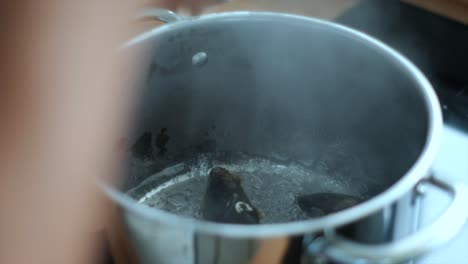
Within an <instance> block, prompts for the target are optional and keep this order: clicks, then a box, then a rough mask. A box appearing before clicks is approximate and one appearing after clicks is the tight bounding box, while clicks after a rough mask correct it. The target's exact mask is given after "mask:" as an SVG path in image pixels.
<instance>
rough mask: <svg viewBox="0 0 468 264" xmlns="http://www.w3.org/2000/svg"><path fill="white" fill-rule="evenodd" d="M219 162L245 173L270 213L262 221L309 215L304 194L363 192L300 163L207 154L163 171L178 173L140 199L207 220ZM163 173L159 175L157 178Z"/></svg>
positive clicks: (249, 190) (246, 184)
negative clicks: (300, 199)
mask: <svg viewBox="0 0 468 264" xmlns="http://www.w3.org/2000/svg"><path fill="white" fill-rule="evenodd" d="M216 166H220V167H224V168H226V169H227V170H229V171H230V172H232V173H235V174H237V175H239V176H240V177H241V180H242V186H243V188H244V190H245V192H246V194H247V196H248V197H249V198H250V200H251V202H252V204H253V205H254V206H255V207H257V208H259V209H260V210H261V211H262V212H263V214H264V217H263V218H262V219H261V223H278V222H289V221H297V220H303V219H307V218H308V217H307V215H306V214H305V213H304V212H303V211H302V210H301V209H300V208H299V206H298V205H297V204H296V196H298V195H304V194H312V193H317V192H333V193H343V194H349V195H355V196H358V197H359V193H361V194H362V191H363V190H359V188H356V186H350V182H348V181H347V180H346V178H343V177H330V176H327V175H324V174H320V173H317V172H313V171H311V170H310V169H306V168H305V167H303V166H302V165H300V164H297V163H289V164H282V163H281V162H275V161H271V160H268V159H264V158H259V157H252V156H247V155H242V157H237V158H236V159H230V160H229V162H226V161H221V160H220V159H217V158H215V157H213V156H202V157H200V158H198V159H196V160H195V161H191V162H187V163H182V164H178V165H176V166H173V167H171V168H167V169H166V170H164V171H163V172H161V173H160V174H165V175H166V176H167V174H174V177H173V178H172V179H171V180H170V181H168V182H166V183H164V184H162V185H160V186H157V187H156V188H154V189H153V190H151V191H150V192H148V193H146V195H145V196H144V197H142V198H141V199H140V200H139V202H140V203H143V204H146V205H149V206H151V207H156V208H159V209H162V210H165V211H168V212H171V213H174V214H177V215H181V216H187V217H194V218H201V212H200V211H201V210H200V208H201V205H202V201H203V196H204V193H205V188H206V185H207V179H208V178H207V175H208V173H209V171H210V169H211V168H213V167H216ZM160 176H161V175H159V174H155V175H153V176H151V178H156V177H160ZM143 185H144V183H143ZM137 188H139V187H137ZM350 190H353V193H350Z"/></svg>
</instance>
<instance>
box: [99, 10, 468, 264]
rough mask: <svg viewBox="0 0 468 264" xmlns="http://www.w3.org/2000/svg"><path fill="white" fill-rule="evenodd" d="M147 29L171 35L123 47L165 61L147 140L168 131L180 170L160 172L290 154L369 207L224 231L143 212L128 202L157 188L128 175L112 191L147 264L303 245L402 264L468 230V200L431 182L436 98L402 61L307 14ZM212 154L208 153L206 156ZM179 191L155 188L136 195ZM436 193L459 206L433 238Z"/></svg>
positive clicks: (147, 112) (437, 126)
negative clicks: (219, 157)
mask: <svg viewBox="0 0 468 264" xmlns="http://www.w3.org/2000/svg"><path fill="white" fill-rule="evenodd" d="M142 16H144V17H153V18H156V19H159V20H161V21H165V22H168V24H167V25H164V26H161V27H158V28H155V29H153V30H151V31H149V32H146V33H144V34H141V35H140V36H138V37H136V38H134V39H132V40H131V41H129V42H128V43H126V45H125V46H124V49H133V48H147V49H148V48H149V49H150V50H152V52H154V53H153V54H154V55H153V54H150V56H148V63H147V64H148V65H151V66H148V70H149V73H148V77H147V78H146V79H145V81H144V82H143V85H142V86H143V87H144V88H143V91H142V93H143V96H142V98H143V101H142V102H141V104H140V108H139V109H138V111H139V119H138V126H137V127H138V129H137V130H136V131H135V135H137V134H138V133H140V132H142V131H152V132H154V133H157V131H159V130H160V129H161V128H167V130H168V131H169V132H168V133H169V134H170V137H171V140H170V141H169V143H168V145H167V151H168V153H170V157H172V158H169V159H168V158H164V159H161V160H162V161H161V162H163V163H164V162H165V161H167V162H168V164H169V163H170V162H173V161H174V160H177V159H181V160H182V159H184V158H186V156H187V153H188V152H190V151H192V152H203V151H222V150H236V151H237V150H238V151H244V152H249V153H256V154H259V155H263V156H266V157H268V156H272V155H273V153H280V154H281V155H283V156H286V157H290V158H291V159H294V160H295V161H297V162H302V163H303V164H307V166H309V167H321V168H322V170H323V171H324V173H329V174H330V175H333V174H335V173H337V171H339V172H341V173H342V174H344V176H343V175H342V178H343V179H346V180H349V182H350V184H351V185H350V188H357V189H359V190H360V192H365V193H366V195H367V196H368V197H369V199H368V200H367V201H365V202H364V203H361V204H360V205H358V206H356V207H353V208H350V209H347V210H343V211H340V212H338V213H335V214H331V215H328V216H325V217H321V218H316V219H311V220H306V221H299V222H290V223H280V224H265V225H256V226H242V225H229V224H215V223H210V222H203V221H199V220H194V219H189V218H184V217H179V216H176V215H172V214H169V213H167V212H164V211H161V210H157V209H154V208H149V207H147V206H145V205H142V204H140V203H137V202H136V201H135V199H134V198H132V197H130V196H129V195H126V194H124V192H126V191H128V190H129V189H132V188H133V189H134V187H135V186H138V185H139V184H141V183H142V182H144V181H145V180H147V182H148V179H149V178H148V177H149V175H148V173H146V174H143V175H133V176H131V177H130V176H128V177H127V178H126V179H124V181H123V183H122V186H119V188H120V189H116V188H114V187H110V186H104V189H105V191H106V192H107V193H108V194H109V196H110V197H111V198H112V199H113V200H114V201H115V202H116V203H118V204H119V206H120V208H121V215H122V217H123V219H124V222H125V223H126V225H127V230H128V234H129V237H130V239H131V241H132V242H133V244H134V245H135V248H136V250H137V254H138V256H139V258H140V261H141V262H142V263H187V264H188V263H190V264H192V263H249V261H252V260H255V259H257V261H258V257H259V254H262V252H263V253H265V252H268V251H269V250H274V249H272V248H269V245H271V243H269V242H271V241H282V240H281V238H282V239H283V240H284V239H287V240H288V239H290V241H297V239H298V238H297V237H298V236H300V238H301V241H302V242H301V243H302V245H303V246H304V248H303V249H304V250H302V251H301V252H300V254H303V256H302V258H301V259H302V260H301V261H303V263H308V262H312V261H317V259H329V260H333V261H337V262H356V261H358V260H359V261H368V262H371V263H395V262H401V261H404V260H407V259H410V258H413V257H415V256H418V255H420V254H422V253H424V252H427V251H429V250H431V249H433V248H434V247H436V246H438V245H441V244H443V243H445V242H447V241H448V240H449V239H451V238H452V237H453V236H454V235H455V234H457V232H458V231H459V230H460V229H461V227H462V226H463V224H464V222H465V221H466V219H467V217H468V211H467V210H466V201H468V191H467V187H466V186H464V185H461V184H459V183H454V182H449V181H447V180H445V179H443V178H440V177H438V176H437V177H436V176H434V175H431V164H432V162H433V159H434V157H435V154H436V152H437V148H438V144H439V141H440V137H441V130H442V118H441V111H440V108H439V103H438V101H437V98H436V95H435V94H434V92H433V89H432V87H431V85H430V83H429V82H428V81H427V80H426V78H425V77H424V76H423V75H422V74H421V72H420V71H419V70H418V69H417V68H416V67H415V66H414V65H413V64H412V63H411V62H409V61H408V60H407V59H406V58H404V57H403V56H402V55H400V54H399V53H397V52H396V51H394V50H393V49H391V48H389V47H388V46H386V45H384V44H382V43H381V42H379V41H377V40H375V39H373V38H371V37H369V36H367V35H365V34H363V33H360V32H357V31H355V30H352V29H349V28H347V27H344V26H341V25H337V24H334V23H331V22H326V21H322V20H318V19H312V18H306V17H301V16H295V15H286V14H275V13H251V12H235V13H223V14H213V15H205V16H201V17H197V18H190V19H187V18H181V17H178V16H177V15H175V14H173V13H170V12H168V11H161V10H150V11H147V12H145V13H144V14H143V15H142ZM145 74H146V73H145ZM213 128H215V129H216V131H217V132H216V133H214V134H213V135H211V136H210V139H209V144H205V143H206V140H207V139H206V132H207V131H210V130H213ZM197 144H198V145H197ZM200 145H202V146H208V147H207V148H204V147H200V148H193V146H200ZM188 146H192V148H190V151H188V152H187V149H188ZM192 152H190V153H192ZM324 153H328V154H327V155H325V154H324ZM324 155H325V156H326V157H324ZM168 160H170V161H168ZM167 180H168V179H167V178H161V179H153V178H152V179H151V180H150V183H149V184H148V185H147V186H146V187H145V188H140V189H138V188H137V189H138V191H136V193H135V192H134V193H133V194H132V195H133V196H134V197H136V198H138V196H139V195H140V196H141V195H144V193H145V192H148V191H150V190H151V188H155V187H156V186H158V185H161V184H162V183H164V182H165V181H167ZM354 183H356V184H354ZM426 185H430V186H433V187H436V188H439V189H440V190H442V191H444V192H446V193H447V194H448V195H450V196H451V197H452V201H451V204H450V205H449V206H448V208H447V210H446V211H445V212H444V213H443V214H442V215H441V216H440V218H439V219H437V220H435V221H434V223H433V224H432V225H431V226H428V227H425V228H424V229H422V230H417V231H416V230H414V225H413V223H414V218H415V217H416V215H417V206H418V201H419V200H420V197H422V196H423V195H422V192H421V191H420V190H421V189H422V188H421V187H423V186H426ZM148 186H149V187H148ZM350 224H352V226H353V230H354V232H353V234H352V235H346V236H345V235H344V234H341V233H340V231H339V230H340V229H339V228H340V227H342V226H344V225H350ZM273 244H274V243H273ZM289 249H291V247H289ZM271 254H274V253H273V252H271ZM359 263H363V262H359Z"/></svg>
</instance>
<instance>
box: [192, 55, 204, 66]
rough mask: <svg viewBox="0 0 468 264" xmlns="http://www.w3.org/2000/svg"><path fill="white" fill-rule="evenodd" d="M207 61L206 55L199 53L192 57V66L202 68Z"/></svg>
mask: <svg viewBox="0 0 468 264" xmlns="http://www.w3.org/2000/svg"><path fill="white" fill-rule="evenodd" d="M207 61H208V54H206V52H203V51H200V52H198V53H196V54H195V55H193V57H192V65H193V66H198V67H200V66H203V65H205V63H206V62H207Z"/></svg>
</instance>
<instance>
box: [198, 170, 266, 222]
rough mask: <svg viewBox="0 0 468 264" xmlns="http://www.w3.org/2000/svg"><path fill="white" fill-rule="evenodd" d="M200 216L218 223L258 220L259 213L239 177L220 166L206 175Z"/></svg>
mask: <svg viewBox="0 0 468 264" xmlns="http://www.w3.org/2000/svg"><path fill="white" fill-rule="evenodd" d="M202 216H203V219H205V220H208V221H213V222H218V223H231V224H258V223H259V222H260V213H259V211H258V209H257V208H255V207H254V206H253V205H252V203H251V202H250V200H249V198H248V197H247V195H246V194H245V192H244V189H243V188H242V185H241V179H240V177H239V176H237V175H235V174H232V173H230V172H229V171H228V170H226V169H224V168H221V167H216V168H213V169H212V170H211V171H210V174H209V176H208V185H207V187H206V193H205V196H204V197H203V205H202Z"/></svg>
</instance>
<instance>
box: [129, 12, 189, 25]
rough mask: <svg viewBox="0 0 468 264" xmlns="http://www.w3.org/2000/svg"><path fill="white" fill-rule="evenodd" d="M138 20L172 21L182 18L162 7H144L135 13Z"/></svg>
mask: <svg viewBox="0 0 468 264" xmlns="http://www.w3.org/2000/svg"><path fill="white" fill-rule="evenodd" d="M137 19H139V20H158V21H161V22H164V23H172V22H177V21H181V20H184V18H183V17H181V16H179V15H177V14H176V13H174V12H172V11H170V10H167V9H163V8H145V9H144V10H143V11H141V12H140V13H139V14H138V15H137Z"/></svg>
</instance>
